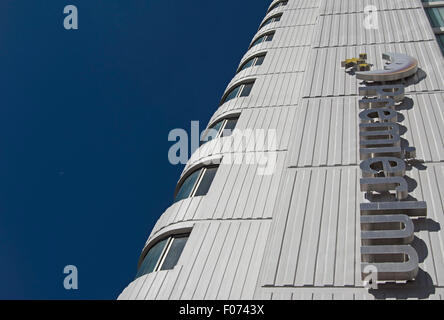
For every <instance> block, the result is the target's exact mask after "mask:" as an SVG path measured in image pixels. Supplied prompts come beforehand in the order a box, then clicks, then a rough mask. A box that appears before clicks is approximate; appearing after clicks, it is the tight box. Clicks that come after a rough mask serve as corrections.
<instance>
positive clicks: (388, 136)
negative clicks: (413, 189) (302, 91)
mask: <svg viewBox="0 0 444 320" xmlns="http://www.w3.org/2000/svg"><path fill="white" fill-rule="evenodd" d="M383 58H384V59H385V60H388V61H389V63H388V64H387V65H386V67H385V68H384V70H375V71H369V70H370V65H369V64H367V63H366V59H367V55H366V54H361V55H360V56H359V58H355V59H349V60H346V61H344V62H342V66H343V67H345V68H352V69H353V70H354V71H355V74H356V77H357V78H358V79H360V80H363V81H364V82H363V84H364V85H365V86H363V87H360V88H359V95H360V96H361V97H363V99H362V100H360V101H359V109H361V110H362V112H361V113H360V114H359V119H360V124H359V144H360V149H359V152H360V159H361V161H362V162H361V165H360V168H361V170H362V179H361V180H360V185H361V191H362V192H365V193H366V198H367V200H369V202H367V203H362V204H361V207H360V209H361V273H362V279H363V280H365V282H368V283H370V282H372V283H373V284H375V283H377V282H398V281H409V280H414V279H415V278H416V276H417V274H418V254H417V252H416V250H415V249H414V248H413V247H412V246H411V243H412V241H413V238H414V225H413V221H412V219H417V218H422V217H426V216H427V204H426V203H425V202H421V201H411V200H409V188H408V180H407V179H408V178H407V177H406V162H408V161H410V160H412V159H414V158H415V157H416V151H415V149H414V148H412V147H408V146H405V143H404V144H403V143H401V142H402V140H401V132H400V128H401V126H400V124H399V123H398V116H399V114H398V111H397V110H399V106H400V105H402V103H403V100H404V97H405V86H404V85H403V84H399V83H400V82H402V81H400V80H403V79H405V78H407V77H410V76H412V75H414V74H415V73H416V72H417V71H418V61H417V60H416V59H414V58H412V57H409V56H407V55H404V54H397V53H387V54H384V55H383ZM406 178H407V179H406ZM372 286H373V285H372Z"/></svg>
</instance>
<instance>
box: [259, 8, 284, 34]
mask: <svg viewBox="0 0 444 320" xmlns="http://www.w3.org/2000/svg"><path fill="white" fill-rule="evenodd" d="M283 15H284V13H283V12H281V13H277V14H275V15H272V16H271V17H269V18H267V19H266V20H265V21H264V22H262V23H261V25H260V26H259V29H258V31H259V30H261V29H262V28H263V27H265V26H267V25H269V24H271V23H274V22H279V21H281V20H282V16H283ZM277 18H279V20H277V21H276V20H275V19H277ZM270 20H272V21H270ZM268 21H270V22H268Z"/></svg>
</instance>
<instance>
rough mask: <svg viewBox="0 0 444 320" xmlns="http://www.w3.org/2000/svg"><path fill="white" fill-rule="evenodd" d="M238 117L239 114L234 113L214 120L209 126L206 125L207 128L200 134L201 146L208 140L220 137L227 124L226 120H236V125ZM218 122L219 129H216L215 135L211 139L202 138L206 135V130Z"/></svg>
mask: <svg viewBox="0 0 444 320" xmlns="http://www.w3.org/2000/svg"><path fill="white" fill-rule="evenodd" d="M239 118H240V114H234V115H229V116H226V117H224V118H221V119H218V120H217V121H214V122H213V123H212V124H211V125H210V126H208V128H207V129H206V130H205V132H204V134H203V135H202V140H201V141H200V143H201V144H200V145H201V146H203V145H204V144H205V143H207V142H210V141H211V140H215V139H219V138H221V137H222V134H223V133H224V130H225V128H226V126H227V124H228V122H229V121H230V120H236V125H237V122H238V121H239ZM220 122H222V125H221V126H220V128H219V130H218V131H217V135H216V136H215V137H214V138H213V139H211V140H204V139H205V138H206V137H207V135H208V132H209V131H210V130H211V129H213V128H214V127H215V126H216V125H217V124H218V123H220ZM225 137H229V136H225Z"/></svg>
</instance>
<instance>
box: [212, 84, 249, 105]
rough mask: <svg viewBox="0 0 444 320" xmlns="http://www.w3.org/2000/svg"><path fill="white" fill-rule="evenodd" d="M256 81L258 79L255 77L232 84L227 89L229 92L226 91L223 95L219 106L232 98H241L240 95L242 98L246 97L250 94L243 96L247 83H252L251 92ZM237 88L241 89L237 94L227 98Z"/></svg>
mask: <svg viewBox="0 0 444 320" xmlns="http://www.w3.org/2000/svg"><path fill="white" fill-rule="evenodd" d="M255 82H256V79H253V80H246V81H244V82H242V83H240V84H236V85H234V86H232V87H231V88H230V89H229V90H227V92H226V93H225V94H224V96H223V97H222V100H221V102H220V104H219V106H221V105H223V104H224V103H226V102H228V101H231V100H234V99H237V98H240V97H242V98H244V97H248V96H249V95H250V94H248V96H242V92H243V91H244V89H245V87H246V86H247V85H251V89H250V93H251V90H253V86H254V83H255ZM237 88H239V91H238V92H237V94H236V96H234V97H233V98H231V99H229V100H227V97H228V96H229V95H230V94H231V93H232V92H233V91H234V90H236V89H237Z"/></svg>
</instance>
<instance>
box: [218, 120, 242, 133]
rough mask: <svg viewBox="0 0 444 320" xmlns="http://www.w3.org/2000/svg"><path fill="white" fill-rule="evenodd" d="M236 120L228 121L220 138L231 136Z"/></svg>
mask: <svg viewBox="0 0 444 320" xmlns="http://www.w3.org/2000/svg"><path fill="white" fill-rule="evenodd" d="M237 120H238V119H228V120H227V123H226V125H225V127H224V129H223V131H222V135H221V136H222V137H228V136H231V135H232V134H233V130H234V128H235V127H236V124H237Z"/></svg>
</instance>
